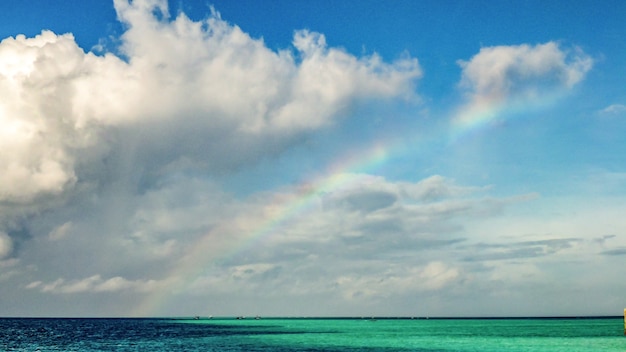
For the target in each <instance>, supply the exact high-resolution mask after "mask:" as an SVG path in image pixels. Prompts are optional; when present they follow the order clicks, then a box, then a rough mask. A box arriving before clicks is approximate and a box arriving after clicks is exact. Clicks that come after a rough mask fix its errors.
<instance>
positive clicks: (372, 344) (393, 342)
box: [0, 318, 626, 352]
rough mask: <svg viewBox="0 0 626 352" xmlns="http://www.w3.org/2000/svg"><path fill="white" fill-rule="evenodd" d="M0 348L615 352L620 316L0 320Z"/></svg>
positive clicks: (620, 342)
mask: <svg viewBox="0 0 626 352" xmlns="http://www.w3.org/2000/svg"><path fill="white" fill-rule="evenodd" d="M0 350H2V351H42V352H43V351H156V352H159V351H226V352H228V351H308V352H313V351H383V352H385V351H386V352H391V351H423V352H435V351H437V352H444V351H459V352H464V351H484V352H488V351H557V352H558V351H569V352H571V351H620V352H626V336H624V334H623V320H622V319H621V318H601V319H429V320H426V319H414V320H412V319H375V320H371V319H278V318H275V319H260V320H255V319H245V320H236V319H233V318H221V319H210V320H208V319H207V320H202V319H200V320H193V319H56V318H54V319H52V318H51V319H14V318H4V319H0Z"/></svg>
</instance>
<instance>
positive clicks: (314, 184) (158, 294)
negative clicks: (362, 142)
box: [131, 143, 392, 316]
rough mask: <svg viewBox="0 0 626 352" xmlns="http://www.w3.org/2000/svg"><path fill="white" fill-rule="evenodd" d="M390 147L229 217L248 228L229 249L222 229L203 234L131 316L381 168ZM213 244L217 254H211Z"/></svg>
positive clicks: (377, 147)
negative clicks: (255, 210)
mask: <svg viewBox="0 0 626 352" xmlns="http://www.w3.org/2000/svg"><path fill="white" fill-rule="evenodd" d="M391 149H392V146H391V145H389V144H384V143H376V144H374V145H373V146H371V147H370V148H368V149H366V150H364V151H362V152H360V153H354V154H351V155H347V156H345V157H344V158H342V159H339V160H338V161H336V162H335V163H333V164H332V165H331V166H330V167H329V168H328V170H327V171H326V172H325V173H324V174H323V175H321V176H319V177H317V178H316V179H315V180H313V181H307V182H303V183H302V184H300V185H299V186H298V187H297V189H298V190H300V191H299V192H298V193H296V196H295V197H293V196H292V197H285V196H284V195H283V196H280V195H278V196H275V197H274V200H273V201H272V202H271V204H268V205H267V206H265V207H264V209H265V210H266V212H267V213H265V214H262V215H261V216H259V215H254V214H252V215H250V214H246V215H245V216H243V217H239V218H235V219H233V220H232V222H235V223H239V225H240V228H249V231H248V232H247V233H246V234H244V235H243V236H241V238H240V239H239V241H238V242H237V243H236V245H232V244H230V248H229V249H228V246H229V245H228V244H221V243H217V241H219V236H215V235H214V234H215V233H219V232H220V231H221V230H224V229H223V228H218V229H215V230H214V231H210V232H209V233H207V234H205V235H204V236H202V237H201V238H200V239H199V240H198V241H197V242H196V243H195V244H194V245H193V246H192V249H191V251H190V252H189V253H187V254H186V255H185V257H184V258H181V260H180V261H179V263H178V265H177V266H176V267H175V268H174V269H172V270H171V271H170V272H169V273H168V274H167V275H166V277H168V278H170V279H166V281H165V282H163V283H162V284H163V287H159V288H158V289H157V290H155V292H154V293H152V294H151V295H149V297H148V298H147V299H145V300H144V301H143V302H142V303H141V304H140V305H139V306H138V307H136V308H135V309H134V310H133V312H132V314H131V315H132V316H150V315H154V314H159V313H160V312H162V311H163V310H164V309H166V308H167V303H168V300H169V299H170V297H172V296H175V295H176V294H177V291H178V290H180V289H184V288H185V287H187V286H188V285H189V284H191V283H192V282H193V281H194V280H196V279H197V278H198V277H201V276H202V275H203V274H204V273H205V271H206V270H207V268H208V267H209V263H217V262H220V261H227V260H228V259H230V258H233V257H236V256H237V255H239V254H241V253H244V252H246V251H249V250H251V249H252V248H254V247H255V246H256V245H257V244H259V243H260V242H262V241H263V240H265V239H266V238H268V237H269V236H271V235H272V234H275V233H277V232H278V231H280V229H281V227H283V226H285V225H286V224H287V223H288V222H289V221H291V220H293V219H295V218H298V217H299V216H302V215H303V214H305V213H307V211H310V210H311V209H312V208H313V207H314V206H315V205H316V204H317V202H318V200H319V198H320V197H321V196H322V195H324V194H326V193H331V192H336V191H339V190H341V189H344V188H347V187H349V186H350V185H351V184H352V183H353V182H354V181H355V179H356V178H357V177H358V174H363V173H372V172H373V171H375V170H376V169H378V168H379V167H381V166H382V165H383V164H385V162H386V161H387V159H388V157H389V155H390V150H391ZM268 209H269V210H268ZM250 218H252V219H250ZM255 224H256V225H255ZM217 247H219V250H220V253H215V251H216V248H217ZM224 247H226V249H225V248H224Z"/></svg>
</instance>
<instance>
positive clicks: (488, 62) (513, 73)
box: [457, 42, 593, 122]
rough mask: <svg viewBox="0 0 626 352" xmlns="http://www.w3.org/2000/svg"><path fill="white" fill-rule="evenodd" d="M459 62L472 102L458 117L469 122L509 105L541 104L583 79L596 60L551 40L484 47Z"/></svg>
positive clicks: (465, 86)
mask: <svg viewBox="0 0 626 352" xmlns="http://www.w3.org/2000/svg"><path fill="white" fill-rule="evenodd" d="M459 65H460V66H461V68H462V69H463V72H462V78H461V82H460V87H461V88H462V89H463V90H464V91H465V93H466V94H467V98H468V103H467V105H465V106H463V107H461V109H460V111H461V113H460V114H459V116H457V119H458V120H461V122H467V121H463V120H465V119H468V118H471V116H472V115H475V114H486V113H490V112H491V113H492V112H493V111H494V110H499V109H502V108H503V106H506V105H519V104H524V105H526V106H541V105H542V104H544V103H545V102H546V100H550V99H552V98H553V97H555V96H557V95H559V94H560V93H561V92H562V91H566V90H569V89H571V88H572V87H573V86H574V85H576V84H577V83H578V82H580V81H581V80H582V79H583V78H584V77H585V75H586V73H587V72H588V71H589V70H590V69H591V67H592V65H593V60H592V59H591V58H590V57H589V56H588V55H586V54H585V53H584V52H583V51H582V50H581V49H579V48H573V49H569V50H568V49H562V48H561V47H559V45H558V44H557V43H555V42H547V43H544V44H537V45H534V46H531V45H528V44H522V45H515V46H494V47H486V48H482V49H481V50H480V52H479V53H478V54H476V55H475V56H473V57H472V58H471V59H470V60H469V61H462V60H461V61H459Z"/></svg>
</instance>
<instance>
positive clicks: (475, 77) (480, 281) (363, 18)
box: [0, 0, 626, 316]
mask: <svg viewBox="0 0 626 352" xmlns="http://www.w3.org/2000/svg"><path fill="white" fill-rule="evenodd" d="M0 14H1V15H0V38H3V40H2V41H1V42H0V125H1V126H2V129H1V130H0V282H1V283H2V285H0V297H3V299H2V300H0V316H181V315H257V314H258V315H280V316H285V315H286V316H291V315H293V316H302V315H322V316H337V315H342V316H346V315H355V316H363V315H368V316H369V315H393V316H397V315H406V316H437V315H439V316H450V315H461V316H520V315H522V316H524V315H615V314H619V312H621V309H623V306H624V304H626V302H625V301H624V298H623V292H624V291H625V290H626V286H625V285H626V284H625V283H624V280H623V272H622V271H623V270H622V268H623V266H624V263H625V260H626V237H625V233H626V220H625V219H624V217H623V214H624V212H625V211H626V198H625V197H624V196H625V195H626V162H625V160H626V159H624V155H625V152H626V150H625V148H626V147H625V146H626V140H625V137H624V136H625V134H624V130H625V129H626V91H625V89H624V87H626V82H625V81H626V46H625V45H624V43H623V38H624V37H625V36H626V27H625V26H624V25H623V23H624V20H626V18H625V17H626V4H624V3H623V2H621V1H614V2H610V1H607V2H603V3H601V4H600V5H598V4H597V2H591V1H580V2H576V3H571V2H563V1H552V2H548V3H546V2H540V1H517V2H505V1H498V2H496V1H484V2H477V1H468V2H459V1H456V2H447V1H437V2H417V1H396V2H391V3H385V4H384V6H383V5H381V4H380V3H379V2H374V1H359V2H352V1H345V2H339V3H337V2H330V1H266V2H258V1H215V2H206V1H185V0H180V1H170V2H169V3H168V2H167V1H164V0H134V1H127V0H115V1H112V2H107V1H64V2H61V3H58V2H57V3H52V2H49V1H30V2H28V4H24V2H19V3H6V4H2V5H0ZM616 312H617V313H616Z"/></svg>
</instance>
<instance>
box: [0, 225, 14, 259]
mask: <svg viewBox="0 0 626 352" xmlns="http://www.w3.org/2000/svg"><path fill="white" fill-rule="evenodd" d="M11 252H13V241H12V240H11V237H9V235H7V234H6V233H5V232H2V231H0V260H2V259H4V258H6V257H7V256H8V255H10V254H11Z"/></svg>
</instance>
